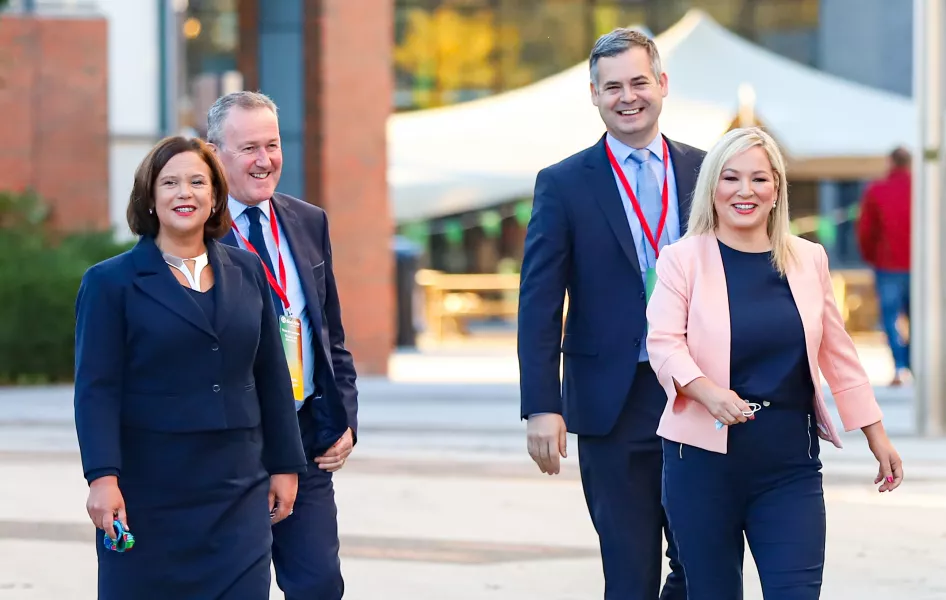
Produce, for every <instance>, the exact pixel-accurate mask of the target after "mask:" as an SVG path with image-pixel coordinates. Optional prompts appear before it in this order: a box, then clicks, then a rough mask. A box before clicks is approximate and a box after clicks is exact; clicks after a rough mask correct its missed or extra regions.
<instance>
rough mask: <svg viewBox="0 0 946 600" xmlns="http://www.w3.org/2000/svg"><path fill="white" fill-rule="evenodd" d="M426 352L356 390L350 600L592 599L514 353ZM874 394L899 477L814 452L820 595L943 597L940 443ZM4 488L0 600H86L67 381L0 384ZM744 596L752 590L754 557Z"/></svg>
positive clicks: (579, 501) (589, 575) (346, 497)
mask: <svg viewBox="0 0 946 600" xmlns="http://www.w3.org/2000/svg"><path fill="white" fill-rule="evenodd" d="M430 358H431V357H430V355H429V354H428V355H424V354H423V353H420V354H417V355H412V354H407V353H405V354H400V355H398V356H396V357H395V361H394V362H395V363H396V362H397V361H398V360H400V361H401V364H400V365H399V366H398V365H396V364H395V368H394V369H392V378H391V379H390V380H380V379H370V378H369V379H364V380H363V381H362V382H361V390H362V400H361V432H360V443H359V446H358V448H357V449H356V451H355V453H354V454H353V456H352V459H351V460H350V462H349V464H348V465H347V466H346V468H345V469H344V470H343V471H342V472H341V473H339V474H338V476H337V478H336V489H337V495H338V504H339V528H340V532H341V537H342V561H343V570H344V574H345V577H346V580H347V585H348V590H347V593H346V599H351V600H402V599H403V600H407V599H411V600H468V599H469V600H473V599H481V598H492V599H497V600H540V599H541V600H599V599H600V598H601V597H602V592H603V584H602V577H601V567H600V559H599V556H598V550H597V547H596V536H595V533H594V530H593V528H592V526H591V523H590V519H589V518H588V515H587V510H586V508H585V503H584V498H583V495H582V492H581V485H580V481H579V477H578V472H577V460H576V454H577V452H576V451H577V443H575V440H574V438H572V439H570V440H569V443H570V456H569V459H567V460H566V461H565V462H564V465H563V472H562V474H561V475H560V476H559V477H555V478H551V477H548V476H545V475H542V474H540V473H538V471H537V469H536V468H535V466H534V465H533V464H532V463H531V461H530V460H529V459H528V456H527V455H526V453H525V450H524V446H525V441H524V436H523V434H524V427H523V424H522V423H521V422H520V421H519V419H518V389H517V385H516V383H515V381H514V380H510V378H509V377H508V374H504V373H503V372H502V371H498V370H496V369H494V370H490V365H491V364H494V365H495V364H497V363H500V362H501V363H502V366H501V368H506V365H507V364H508V363H509V362H510V361H509V358H510V357H509V356H508V355H501V356H500V357H499V358H496V357H493V356H491V353H489V352H484V353H483V355H482V356H469V355H468V354H464V353H461V352H457V353H449V352H448V353H442V354H440V355H438V356H436V357H434V358H436V360H429V359H430ZM513 360H514V359H513ZM513 364H514V363H513ZM447 374H449V375H450V377H447V376H446V375H447ZM477 374H479V376H480V378H481V379H482V380H483V382H481V383H474V381H475V380H476V376H477ZM878 396H879V398H880V400H881V403H882V405H883V407H884V410H885V413H886V415H887V422H888V427H889V428H890V430H891V431H892V432H893V433H894V434H896V441H897V444H898V447H899V449H900V451H901V454H902V455H903V456H904V460H905V464H906V468H907V475H908V481H907V483H906V484H905V485H904V487H903V488H901V489H900V490H898V491H897V492H896V493H894V494H883V495H881V494H878V493H877V492H876V491H875V489H874V487H873V486H872V485H870V484H871V481H872V479H873V475H874V473H875V472H876V464H875V463H874V462H873V460H872V457H871V456H870V453H869V450H868V449H867V447H866V443H864V441H863V439H862V436H860V434H859V433H857V432H855V433H853V434H849V435H847V436H845V442H846V448H845V449H844V450H843V451H835V450H833V449H831V448H828V447H826V446H824V447H823V449H822V458H823V460H824V463H825V469H824V471H825V496H826V501H827V505H828V522H829V541H828V551H827V568H826V574H825V587H824V593H823V597H824V598H826V599H830V600H855V599H857V600H870V599H873V598H911V599H913V600H933V599H944V598H946V519H944V518H943V515H944V514H946V440H924V439H919V438H916V437H913V436H911V435H910V434H911V432H912V424H913V411H912V406H911V403H910V397H909V389H907V388H904V389H901V390H895V391H893V392H889V391H888V390H885V389H884V388H882V387H878ZM0 481H3V482H4V483H3V484H2V494H0V600H52V599H56V600H60V599H70V600H71V599H77V600H81V599H84V598H94V597H95V592H94V590H95V553H94V548H93V547H92V545H91V541H90V538H91V525H90V524H89V523H88V518H87V516H86V515H85V510H84V505H85V499H86V493H87V486H86V485H85V483H84V481H83V480H82V477H81V468H80V466H79V461H78V456H77V453H76V444H75V432H74V428H73V422H72V394H71V388H70V387H68V386H60V387H53V388H35V389H16V390H12V389H2V390H0ZM129 519H130V520H131V522H132V526H133V523H134V515H129ZM746 588H747V594H746V598H748V599H749V600H759V599H760V598H761V593H760V591H759V584H758V579H757V576H756V574H755V571H754V569H753V568H752V564H751V560H750V561H748V564H747V570H746ZM273 589H274V593H273V596H272V597H273V598H279V597H280V596H279V595H278V594H277V593H276V591H275V589H276V588H275V586H274V588H273Z"/></svg>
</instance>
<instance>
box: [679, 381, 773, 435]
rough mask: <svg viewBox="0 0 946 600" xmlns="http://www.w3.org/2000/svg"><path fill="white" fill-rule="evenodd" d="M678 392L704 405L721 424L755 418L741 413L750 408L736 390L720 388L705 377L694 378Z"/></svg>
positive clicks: (747, 411)
mask: <svg viewBox="0 0 946 600" xmlns="http://www.w3.org/2000/svg"><path fill="white" fill-rule="evenodd" d="M678 392H681V393H682V394H683V395H684V396H687V397H690V398H693V399H694V400H696V401H697V402H699V403H700V404H702V405H703V406H705V407H706V410H708V411H709V412H710V414H711V415H713V416H714V417H716V420H717V421H719V422H720V423H722V424H723V425H736V424H737V423H745V422H746V421H748V420H749V419H754V418H755V417H754V416H749V417H747V416H746V415H745V414H743V413H751V412H752V409H751V408H749V405H748V404H746V402H745V400H743V399H742V398H740V397H739V396H738V395H737V394H736V392H734V391H732V390H727V389H725V388H721V387H719V386H718V385H716V384H715V383H712V382H711V381H710V380H709V379H707V378H706V377H700V378H697V379H694V380H693V381H691V382H690V383H688V384H687V385H686V386H684V387H683V388H682V389H680V390H678Z"/></svg>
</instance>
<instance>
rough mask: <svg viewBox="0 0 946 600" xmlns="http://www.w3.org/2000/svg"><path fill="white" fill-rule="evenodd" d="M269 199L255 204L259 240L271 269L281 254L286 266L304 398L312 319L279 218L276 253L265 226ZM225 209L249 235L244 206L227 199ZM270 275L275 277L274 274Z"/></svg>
mask: <svg viewBox="0 0 946 600" xmlns="http://www.w3.org/2000/svg"><path fill="white" fill-rule="evenodd" d="M269 203H270V201H269V200H265V201H263V202H260V203H259V205H258V206H259V209H260V211H262V213H263V214H262V215H261V216H260V226H261V227H262V229H263V239H264V240H266V248H267V249H268V250H269V257H270V260H272V261H273V267H274V268H275V269H276V270H277V271H278V270H279V259H278V258H277V257H278V256H279V254H282V260H283V264H284V265H285V267H286V297H287V298H288V299H289V312H290V313H292V315H293V316H296V317H299V320H300V321H301V322H302V376H303V386H304V392H303V393H304V394H305V395H304V398H308V397H309V396H311V395H312V394H313V393H314V392H315V360H314V359H315V357H314V356H313V351H314V348H313V346H312V339H313V333H312V320H311V319H310V318H309V311H308V309H307V307H306V303H305V294H304V293H303V291H302V282H301V281H300V280H299V272H298V271H297V270H296V261H295V260H294V259H293V257H292V250H291V249H290V248H289V243H288V242H287V241H286V233H285V231H283V228H282V225H280V223H279V218H278V217H277V219H276V231H278V232H279V251H278V253H277V250H276V240H275V239H274V238H273V229H272V225H270V223H269ZM228 206H229V208H230V217H231V218H232V219H233V222H234V223H236V226H237V228H238V229H239V230H240V233H242V234H243V235H244V236H245V237H247V238H249V236H250V219H249V217H247V216H246V215H245V214H243V211H245V210H246V209H247V206H246V205H245V204H243V203H242V202H240V201H239V200H235V199H233V197H230V198H229V202H228ZM236 238H237V243H238V244H239V245H240V248H243V249H244V250H246V244H245V243H244V242H243V240H242V239H240V236H236ZM273 276H274V277H276V278H277V279H278V278H279V274H278V273H273ZM302 404H303V403H302V402H298V401H297V402H296V410H299V409H300V408H302Z"/></svg>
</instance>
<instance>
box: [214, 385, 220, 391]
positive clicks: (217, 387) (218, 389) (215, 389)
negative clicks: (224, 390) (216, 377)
mask: <svg viewBox="0 0 946 600" xmlns="http://www.w3.org/2000/svg"><path fill="white" fill-rule="evenodd" d="M213 389H214V391H215V392H219V391H220V386H219V385H217V384H216V383H215V384H214V388H213Z"/></svg>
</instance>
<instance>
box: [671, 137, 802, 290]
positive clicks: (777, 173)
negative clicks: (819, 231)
mask: <svg viewBox="0 0 946 600" xmlns="http://www.w3.org/2000/svg"><path fill="white" fill-rule="evenodd" d="M756 146H758V147H760V148H762V149H763V150H765V153H766V155H767V156H768V157H769V163H770V164H771V166H772V174H773V175H774V177H775V201H776V202H775V208H773V209H772V211H771V212H770V213H769V222H768V226H767V231H768V235H769V240H770V241H771V242H772V263H773V264H774V266H775V268H776V269H777V270H778V272H779V274H780V275H785V270H786V268H787V267H788V263H789V261H791V260H794V257H795V254H794V252H793V251H792V239H791V238H792V233H791V227H790V225H789V218H788V180H787V179H786V178H785V159H784V158H783V157H782V152H781V150H779V148H778V145H777V144H776V143H775V140H774V139H772V136H770V135H769V134H768V133H766V132H765V131H763V130H762V129H760V128H758V127H746V128H742V129H733V130H732V131H730V132H728V133H727V134H726V135H724V136H723V137H722V138H721V139H720V140H719V141H718V142H716V145H715V146H713V148H712V149H711V150H710V151H709V152H708V153H707V154H706V158H704V159H703V166H702V167H700V175H699V177H698V178H697V180H696V187H695V188H694V190H693V203H692V206H691V209H690V221H689V224H688V225H687V233H686V236H685V237H695V236H698V235H703V234H707V233H715V231H716V228H717V227H718V226H719V219H718V217H717V215H716V205H715V201H716V185H717V183H718V182H719V177H720V175H721V174H722V172H723V167H724V166H725V164H726V163H727V162H728V161H729V160H730V159H731V158H733V157H734V156H736V155H738V154H742V153H743V152H745V151H746V150H749V149H750V148H755V147H756Z"/></svg>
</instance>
